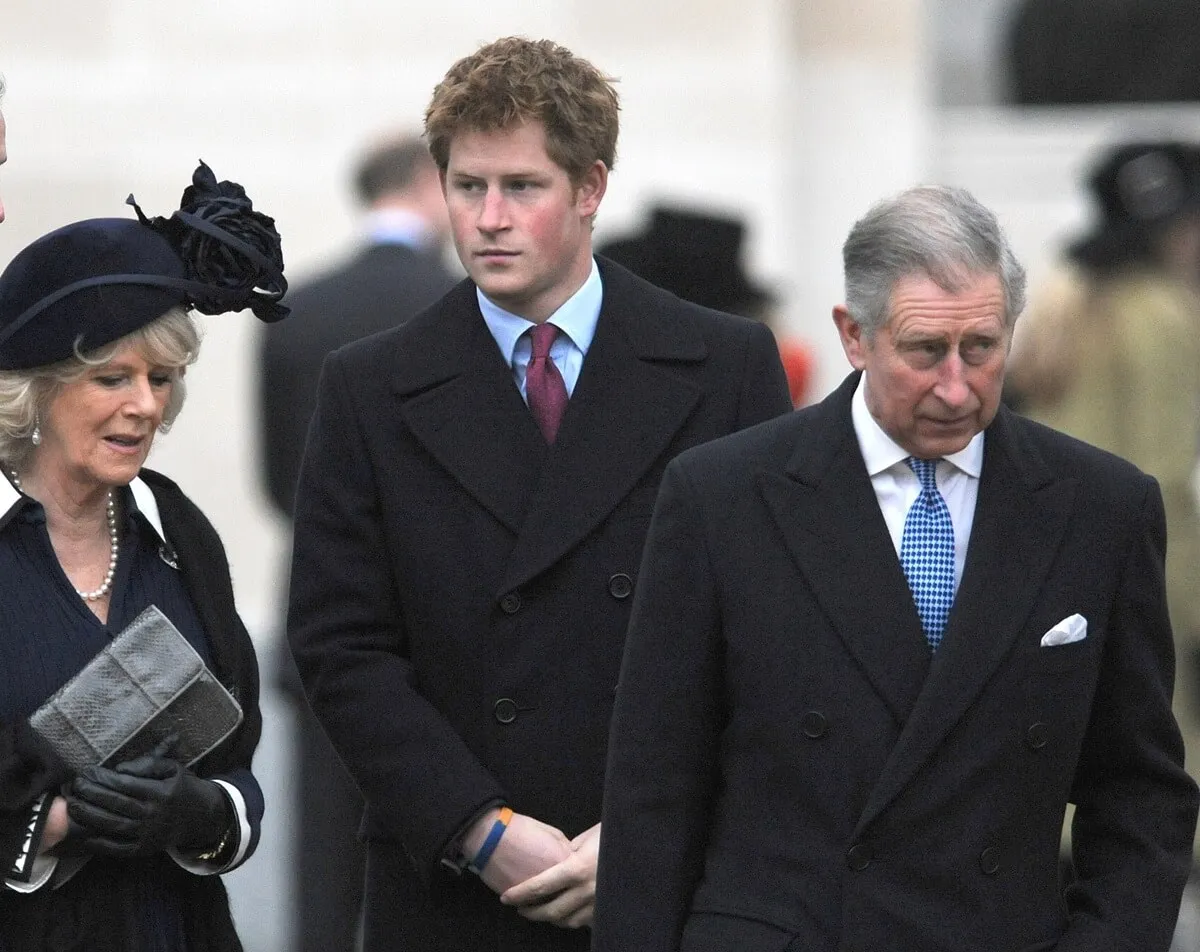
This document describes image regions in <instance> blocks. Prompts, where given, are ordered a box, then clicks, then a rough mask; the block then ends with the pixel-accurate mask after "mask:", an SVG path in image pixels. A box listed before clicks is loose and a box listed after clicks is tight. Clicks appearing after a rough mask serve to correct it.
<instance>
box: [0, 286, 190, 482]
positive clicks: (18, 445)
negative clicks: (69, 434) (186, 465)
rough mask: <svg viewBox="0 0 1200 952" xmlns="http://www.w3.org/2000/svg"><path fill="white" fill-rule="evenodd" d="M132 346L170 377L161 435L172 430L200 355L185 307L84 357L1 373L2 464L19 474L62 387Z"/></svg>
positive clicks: (0, 434) (164, 315) (78, 354)
mask: <svg viewBox="0 0 1200 952" xmlns="http://www.w3.org/2000/svg"><path fill="white" fill-rule="evenodd" d="M129 345H132V346H134V347H136V348H137V349H138V350H139V351H140V352H141V353H142V355H143V356H144V357H145V358H146V360H147V361H149V362H150V363H151V364H155V365H158V366H161V367H166V368H169V369H170V371H171V395H170V397H168V399H167V405H166V408H165V409H164V411H163V422H162V426H160V427H159V430H160V432H163V433H165V432H166V431H167V430H169V429H170V427H171V424H172V423H174V422H175V418H176V417H178V416H179V411H180V410H182V409H183V402H184V399H185V398H186V396H187V388H186V386H185V384H184V381H183V373H184V370H185V368H186V367H187V366H188V365H189V364H192V363H194V362H195V360H196V356H197V354H198V353H199V350H200V330H199V328H198V327H197V326H196V323H195V321H193V320H192V316H191V314H190V313H188V311H187V310H186V309H185V308H183V307H173V308H171V309H170V310H168V311H167V312H166V313H165V314H163V316H162V317H160V318H158V320H155V321H152V322H151V323H149V324H147V325H145V326H144V327H139V328H138V329H137V330H136V331H133V332H132V333H130V334H126V335H125V336H124V337H121V338H118V339H117V340H115V341H113V342H112V343H109V344H105V345H103V346H102V347H98V348H96V349H95V350H92V351H89V352H88V353H87V354H83V353H80V351H79V345H78V343H76V347H75V356H74V357H68V358H67V359H66V360H60V361H58V362H57V363H53V364H47V365H46V366H44V367H33V368H30V369H28V370H0V460H4V462H6V463H8V464H9V465H10V466H15V467H18V468H20V466H21V465H22V464H23V463H24V462H25V461H26V460H27V459H28V458H29V456H30V454H31V453H32V452H33V445H32V443H31V441H30V436H31V435H32V434H33V430H34V427H36V426H37V425H38V420H39V418H40V417H41V416H42V415H43V414H45V413H46V412H47V410H48V408H49V406H50V404H51V403H53V402H54V398H55V397H56V396H57V395H58V394H59V393H60V392H61V391H62V389H63V387H65V386H67V385H68V384H72V383H74V382H75V381H77V380H80V379H81V378H82V377H84V376H85V375H86V374H87V373H88V372H90V371H92V370H94V369H95V368H97V367H102V366H104V364H106V363H108V362H109V361H110V360H112V359H113V357H114V356H115V355H116V353H117V351H119V350H121V349H122V348H124V347H126V346H129Z"/></svg>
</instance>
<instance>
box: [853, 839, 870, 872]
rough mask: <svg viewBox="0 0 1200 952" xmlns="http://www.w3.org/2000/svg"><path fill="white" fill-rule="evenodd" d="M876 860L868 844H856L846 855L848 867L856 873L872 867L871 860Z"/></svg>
mask: <svg viewBox="0 0 1200 952" xmlns="http://www.w3.org/2000/svg"><path fill="white" fill-rule="evenodd" d="M874 858H875V857H874V856H873V855H872V853H871V847H869V846H867V844H866V843H855V844H854V845H853V846H851V847H850V849H849V851H848V852H847V853H846V865H847V866H849V867H850V868H851V869H852V870H854V871H855V872H856V873H861V872H862V871H863V870H864V869H866V868H867V867H868V866H870V865H871V860H872V859H874Z"/></svg>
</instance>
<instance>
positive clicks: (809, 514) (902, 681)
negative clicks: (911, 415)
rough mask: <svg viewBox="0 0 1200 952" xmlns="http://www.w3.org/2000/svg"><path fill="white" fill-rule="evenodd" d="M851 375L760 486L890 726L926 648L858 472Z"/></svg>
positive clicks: (921, 673)
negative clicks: (783, 465)
mask: <svg viewBox="0 0 1200 952" xmlns="http://www.w3.org/2000/svg"><path fill="white" fill-rule="evenodd" d="M858 379H859V375H858V374H852V375H851V376H850V377H849V378H847V380H846V382H845V383H843V384H842V385H841V387H839V388H838V390H837V391H835V392H834V393H833V394H832V395H831V396H830V397H829V398H828V399H827V400H826V401H824V402H823V403H822V404H821V405H820V406H818V407H816V408H814V409H813V410H812V411H811V413H812V414H813V415H815V416H816V420H813V419H812V417H811V416H809V415H808V414H805V413H801V414H798V415H797V417H796V420H797V424H798V425H808V424H807V423H805V422H803V421H805V420H806V419H807V420H808V421H809V422H810V423H811V425H812V426H813V433H812V435H811V436H809V435H807V434H806V435H805V437H804V438H803V439H802V440H800V441H798V442H799V443H800V444H801V445H800V446H799V447H798V448H797V450H796V452H795V454H794V455H793V457H792V459H791V460H790V462H789V463H788V465H787V473H786V475H780V474H777V473H776V474H770V473H766V474H763V475H762V476H761V477H760V480H759V485H760V488H761V491H762V494H763V497H764V499H765V500H766V503H767V506H768V507H769V509H770V510H771V513H772V516H773V517H774V519H775V521H776V523H777V524H778V525H779V529H780V531H781V532H782V533H783V536H784V538H785V540H786V542H787V547H788V550H789V552H790V553H791V556H792V559H793V560H794V561H795V563H796V565H797V566H798V567H799V569H800V571H801V572H802V573H803V575H804V577H805V579H806V580H807V581H808V583H809V585H810V586H811V588H812V590H813V593H814V595H815V596H816V598H817V601H818V602H819V603H820V605H821V608H822V609H823V610H824V612H825V614H826V615H827V616H828V617H829V619H830V622H831V624H832V625H833V627H834V629H835V630H836V631H837V634H838V636H839V637H840V638H841V639H842V641H843V643H844V644H845V646H846V648H847V650H848V651H849V652H850V653H851V655H853V656H854V658H855V660H856V661H857V662H858V663H859V665H860V666H861V667H862V670H863V672H864V674H865V676H866V678H867V680H868V681H869V682H870V684H871V686H872V687H873V688H874V689H875V691H876V692H877V693H878V694H879V695H880V697H882V698H883V700H884V702H885V703H886V704H887V706H888V708H889V709H890V710H891V712H892V715H893V716H894V717H895V718H896V721H897V723H898V724H902V723H904V722H905V721H906V720H907V719H908V717H909V713H910V711H911V710H912V708H913V705H914V704H915V703H916V700H917V696H918V694H919V692H920V690H921V685H922V684H923V683H924V681H925V679H926V675H927V673H928V670H929V649H928V646H927V644H926V641H925V636H924V634H923V633H922V631H921V623H920V619H919V617H918V616H917V611H916V607H915V605H913V602H912V595H911V594H910V592H909V589H908V583H907V582H906V581H905V579H904V573H903V570H902V569H901V568H900V560H899V559H898V558H897V556H896V550H895V547H894V546H893V545H892V540H891V536H890V535H889V534H888V530H887V524H886V522H885V521H884V518H883V514H882V513H881V512H880V510H879V502H878V500H877V499H876V496H875V491H874V488H873V487H872V486H871V480H870V477H869V476H868V475H867V470H866V466H865V465H864V464H863V460H862V454H861V452H860V451H859V448H858V441H857V439H856V438H855V435H854V426H853V423H852V422H851V419H850V400H851V397H852V396H853V394H854V389H855V387H856V386H857V384H858Z"/></svg>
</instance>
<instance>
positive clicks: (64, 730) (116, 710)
mask: <svg viewBox="0 0 1200 952" xmlns="http://www.w3.org/2000/svg"><path fill="white" fill-rule="evenodd" d="M241 722H242V709H241V706H240V705H239V704H238V702H237V701H236V699H235V698H234V697H233V695H232V694H230V693H229V692H228V691H227V690H226V689H225V686H224V685H222V684H221V682H220V681H218V680H217V679H216V678H215V677H213V674H212V672H211V671H209V670H208V668H206V667H205V666H204V661H203V659H201V657H200V655H198V654H197V653H196V649H195V648H193V647H192V646H191V645H190V644H189V643H188V640H187V639H186V638H184V637H183V635H182V634H181V633H180V631H179V629H178V628H176V627H175V626H174V625H172V624H171V622H170V619H168V618H167V616H166V615H164V614H163V613H162V612H161V611H159V610H158V609H157V608H156V607H155V606H153V605H151V606H150V607H149V608H147V609H146V610H145V611H143V612H142V613H141V614H140V615H138V616H137V618H135V619H134V620H133V621H132V622H131V623H130V624H129V626H128V627H127V628H125V629H124V630H123V631H121V632H120V633H119V634H118V635H117V636H116V637H115V638H113V640H112V641H110V642H109V643H108V645H107V646H106V647H105V648H104V650H103V651H101V652H100V653H99V654H98V655H96V656H95V657H94V658H92V660H91V661H89V662H88V663H87V664H86V665H85V666H84V667H83V669H82V670H81V671H80V672H79V673H78V674H76V675H75V677H73V678H71V680H70V681H68V682H67V683H66V684H64V685H63V686H62V687H61V688H59V689H58V690H57V691H56V692H55V693H54V695H53V696H52V697H51V698H50V699H49V700H48V701H46V703H45V704H43V705H42V706H41V707H39V708H38V709H37V710H36V711H34V713H33V714H32V716H30V718H29V723H30V725H31V726H32V727H33V728H34V730H36V731H37V732H38V734H40V735H41V736H42V737H43V738H44V739H45V740H46V741H47V742H48V743H49V744H50V746H51V747H53V748H54V751H55V752H56V753H57V754H58V755H59V756H60V757H62V759H63V760H64V761H65V762H66V763H67V764H68V765H69V766H70V767H72V768H74V769H75V770H76V771H79V770H83V769H84V768H85V767H90V766H92V765H93V764H118V763H122V762H123V761H126V760H132V759H133V758H135V757H139V756H141V755H142V754H146V753H149V752H150V751H152V750H153V749H154V748H155V747H156V746H158V744H159V743H160V742H161V741H162V740H164V739H165V738H167V737H168V736H170V735H172V734H174V735H175V736H176V738H177V740H176V743H175V744H174V746H173V747H172V748H171V757H172V758H173V759H175V760H178V761H180V762H182V763H185V764H188V765H191V764H193V763H195V762H196V761H197V760H199V759H200V758H201V757H203V756H204V755H205V754H207V753H208V752H209V751H210V750H212V749H213V748H214V747H216V746H217V744H219V743H221V741H223V740H224V739H225V738H226V737H228V736H229V735H230V734H231V733H233V731H234V729H235V728H236V727H237V726H238V724H240V723H241Z"/></svg>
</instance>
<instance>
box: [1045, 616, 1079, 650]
mask: <svg viewBox="0 0 1200 952" xmlns="http://www.w3.org/2000/svg"><path fill="white" fill-rule="evenodd" d="M1086 637H1087V619H1086V618H1084V617H1083V616H1082V615H1071V616H1070V617H1069V618H1064V619H1063V620H1062V621H1060V622H1059V623H1058V624H1057V625H1055V626H1054V627H1053V628H1051V629H1050V630H1049V631H1048V632H1046V633H1045V634H1044V635H1042V647H1043V648H1053V647H1055V646H1057V645H1069V644H1071V643H1073V642H1076V641H1083V639H1084V638H1086Z"/></svg>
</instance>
